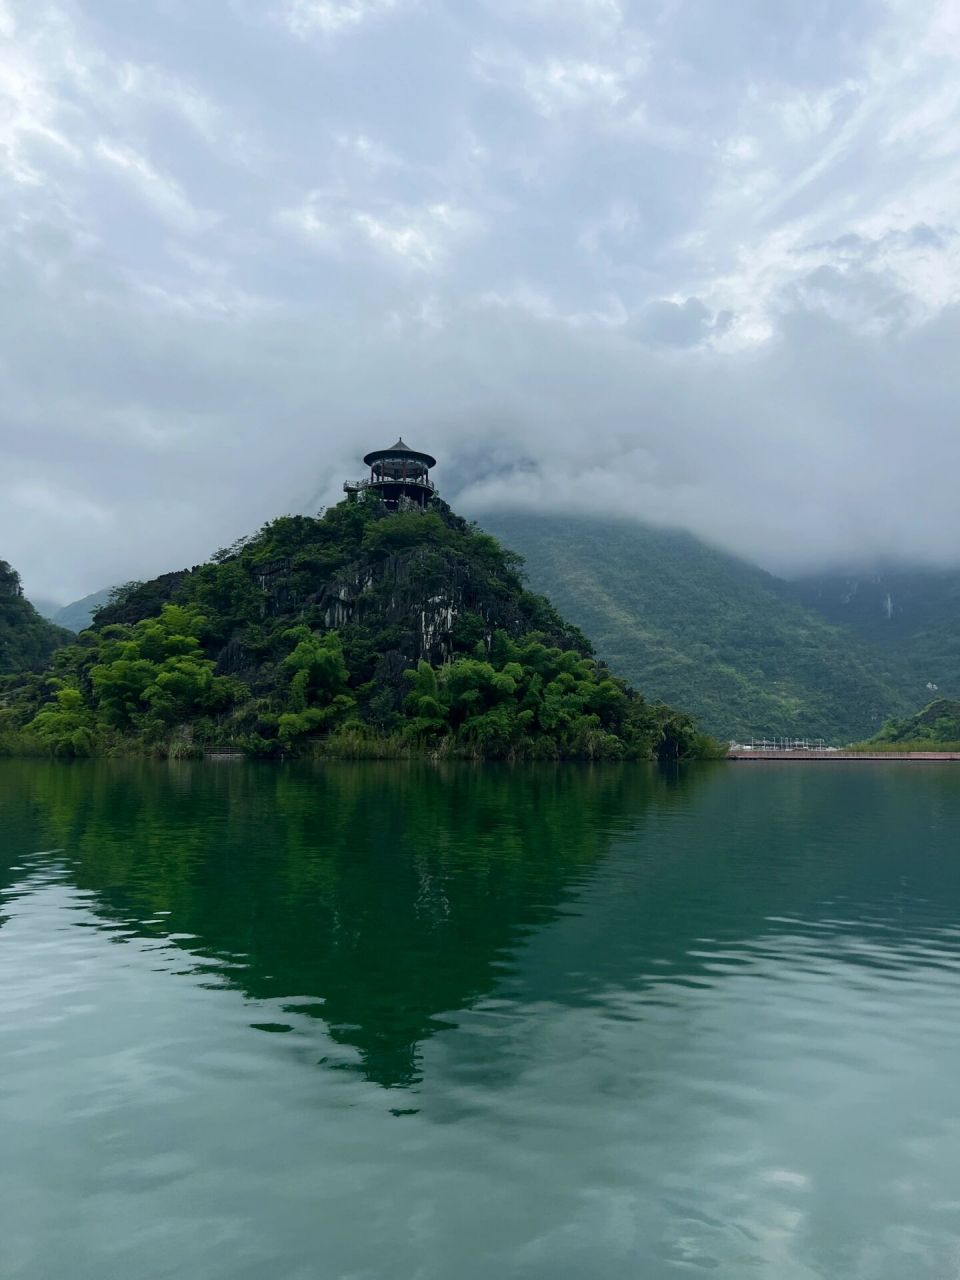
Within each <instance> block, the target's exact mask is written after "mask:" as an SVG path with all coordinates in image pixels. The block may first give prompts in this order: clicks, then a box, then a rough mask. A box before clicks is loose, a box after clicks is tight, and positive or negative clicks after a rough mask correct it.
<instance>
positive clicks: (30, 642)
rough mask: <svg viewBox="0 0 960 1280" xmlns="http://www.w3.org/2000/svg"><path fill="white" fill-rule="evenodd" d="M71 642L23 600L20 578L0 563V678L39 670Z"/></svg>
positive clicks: (68, 635)
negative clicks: (54, 653) (56, 650)
mask: <svg viewBox="0 0 960 1280" xmlns="http://www.w3.org/2000/svg"><path fill="white" fill-rule="evenodd" d="M70 639H72V637H71V636H70V634H69V633H68V632H66V631H62V630H61V629H60V628H59V627H55V626H52V625H51V623H49V622H47V621H46V619H45V618H42V617H41V616H40V614H39V613H37V611H36V609H34V607H33V605H32V604H30V602H29V601H28V600H25V599H24V596H23V588H22V587H21V585H20V575H19V574H18V573H17V572H16V570H15V569H12V568H11V567H10V565H9V564H7V562H6V560H0V676H7V675H12V674H16V673H18V672H22V671H37V670H40V669H41V668H42V667H44V666H45V665H46V664H47V663H48V662H49V661H50V658H51V655H52V654H53V651H54V650H55V649H56V648H57V647H58V646H60V645H62V644H65V643H66V642H67V641H68V640H70Z"/></svg>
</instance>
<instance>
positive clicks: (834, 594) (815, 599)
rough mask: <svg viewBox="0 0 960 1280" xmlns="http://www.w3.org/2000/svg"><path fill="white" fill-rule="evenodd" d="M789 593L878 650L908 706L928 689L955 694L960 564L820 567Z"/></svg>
mask: <svg viewBox="0 0 960 1280" xmlns="http://www.w3.org/2000/svg"><path fill="white" fill-rule="evenodd" d="M786 592H787V594H788V596H789V597H790V598H791V599H793V600H796V601H797V602H799V603H800V604H802V605H804V606H805V607H807V608H812V609H815V610H816V611H817V612H818V613H819V614H821V616H823V617H824V618H825V619H827V620H828V621H829V622H832V623H835V624H838V625H842V626H846V627H848V628H849V629H850V630H851V631H853V632H854V633H855V634H856V635H857V636H858V637H860V639H862V640H864V641H866V642H867V643H868V644H869V645H871V646H872V647H873V648H874V649H875V650H876V651H877V652H879V653H881V654H883V655H884V657H885V659H886V661H887V662H888V663H889V664H890V665H891V666H892V667H894V668H895V669H896V670H897V671H898V672H899V673H900V680H901V683H902V688H903V690H904V693H905V694H906V696H907V698H908V701H909V703H910V705H912V706H917V705H918V704H919V703H922V702H923V701H925V700H927V699H929V697H930V695H931V693H940V694H942V695H944V696H945V697H948V698H960V571H958V570H956V569H953V570H935V569H916V568H914V569H908V568H902V567H901V568H896V569H886V570H879V571H875V572H873V573H830V574H819V575H816V576H809V577H804V578H800V579H798V580H797V581H795V582H792V583H789V584H788V585H787V587H786Z"/></svg>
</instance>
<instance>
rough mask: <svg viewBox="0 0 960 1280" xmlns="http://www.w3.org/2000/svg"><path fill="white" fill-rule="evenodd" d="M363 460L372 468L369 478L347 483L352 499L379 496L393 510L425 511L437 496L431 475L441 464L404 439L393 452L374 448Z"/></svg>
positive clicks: (392, 448) (346, 486)
mask: <svg viewBox="0 0 960 1280" xmlns="http://www.w3.org/2000/svg"><path fill="white" fill-rule="evenodd" d="M363 461H364V464H365V465H366V466H368V467H369V468H370V475H369V477H368V478H365V479H363V480H346V481H344V485H343V487H344V490H345V491H346V492H347V493H348V494H350V495H351V497H353V498H356V497H358V496H359V495H360V494H363V493H373V494H376V496H377V497H378V498H379V499H380V501H381V502H382V503H383V505H384V506H385V507H387V508H388V509H389V510H390V511H409V510H414V509H415V510H419V511H423V510H424V508H425V507H427V506H429V504H430V501H431V500H432V498H433V495H434V494H435V493H436V486H435V485H434V483H433V481H432V480H431V479H430V474H429V473H430V468H431V467H435V466H436V465H437V460H436V458H432V457H431V456H430V454H429V453H419V452H418V451H417V450H416V449H411V448H410V446H409V445H408V444H404V442H403V440H402V439H401V440H398V441H397V443H396V444H394V445H391V446H390V448H389V449H374V450H373V452H372V453H368V454H367V456H366V457H365V458H364V460H363Z"/></svg>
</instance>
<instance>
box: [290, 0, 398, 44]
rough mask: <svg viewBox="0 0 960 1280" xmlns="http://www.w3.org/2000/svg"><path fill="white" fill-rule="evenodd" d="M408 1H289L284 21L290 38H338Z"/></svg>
mask: <svg viewBox="0 0 960 1280" xmlns="http://www.w3.org/2000/svg"><path fill="white" fill-rule="evenodd" d="M407 2H409V0H291V3H290V4H288V5H287V7H286V9H285V10H284V19H285V21H286V23H287V26H288V27H289V28H290V30H291V31H292V32H293V33H294V35H296V36H299V37H301V38H305V37H307V36H309V35H312V34H314V33H319V34H320V35H324V36H338V35H342V34H344V33H346V32H349V31H354V30H356V29H358V28H359V27H362V26H364V25H365V24H366V23H368V22H371V21H373V20H375V19H377V18H381V17H383V16H385V15H386V14H388V13H391V12H393V11H394V10H396V9H399V8H400V7H401V6H402V5H403V4H404V3H407Z"/></svg>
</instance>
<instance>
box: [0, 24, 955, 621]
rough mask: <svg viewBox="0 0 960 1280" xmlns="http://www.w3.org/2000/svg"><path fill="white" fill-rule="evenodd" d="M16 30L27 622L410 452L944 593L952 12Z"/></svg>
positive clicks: (731, 543)
mask: <svg viewBox="0 0 960 1280" xmlns="http://www.w3.org/2000/svg"><path fill="white" fill-rule="evenodd" d="M0 31H2V34H3V37H4V41H5V54H4V56H5V58H6V59H7V61H5V63H4V65H5V67H7V69H8V73H7V75H6V77H5V78H4V79H3V80H2V83H0V98H2V101H3V104H4V106H5V107H6V108H7V110H6V112H5V118H8V119H9V120H10V122H11V123H10V126H9V132H5V133H4V135H3V146H2V148H0V190H2V192H3V195H4V199H5V200H6V202H7V217H6V219H5V226H6V227H7V233H6V234H5V235H3V236H2V237H0V268H2V271H3V278H4V281H5V284H6V289H5V291H4V298H5V299H6V305H5V306H2V305H0V335H2V339H3V349H4V353H5V359H4V362H3V365H2V367H0V385H2V391H3V405H4V425H3V429H2V431H0V546H3V548H4V555H5V556H8V557H9V558H10V560H11V562H12V563H14V564H16V565H17V566H18V568H19V569H20V571H21V573H22V574H23V577H24V583H25V587H26V589H27V593H28V595H36V596H38V597H45V598H50V599H60V600H65V599H68V598H70V597H71V596H81V595H83V594H85V593H87V592H90V591H96V590H98V589H99V588H101V587H102V586H103V585H104V583H116V582H124V581H128V580H130V579H131V578H135V577H136V578H150V577H152V576H155V575H156V574H159V573H162V572H164V571H165V570H166V569H167V567H168V566H169V565H170V564H197V563H200V562H202V561H203V560H205V559H206V557H207V556H209V555H210V554H211V553H212V552H213V551H214V549H216V548H217V547H221V546H224V545H227V544H229V543H231V542H232V541H233V540H234V539H235V538H237V537H238V536H240V535H241V534H243V533H244V532H245V531H246V530H248V529H249V528H252V527H257V526H258V525H259V524H261V523H262V522H264V521H265V520H267V519H270V518H272V517H273V516H274V515H276V513H278V512H280V511H285V510H290V509H291V506H292V507H293V509H294V510H297V511H301V512H307V513H311V512H314V511H315V510H316V508H317V506H318V505H330V504H331V503H332V502H333V501H334V500H335V499H336V498H337V497H338V496H339V494H340V485H341V483H342V481H343V479H344V478H346V477H348V476H350V475H353V474H354V473H355V471H356V468H357V459H358V457H359V456H360V455H362V453H363V451H364V450H365V449H366V448H370V447H375V446H376V445H377V444H378V443H381V444H382V443H386V442H387V441H388V440H389V439H392V438H394V437H395V436H396V434H397V433H398V431H399V432H402V433H403V434H404V436H405V437H406V438H408V439H414V440H415V441H416V442H417V443H418V445H419V446H421V447H423V448H427V449H430V450H431V451H433V453H434V454H435V455H436V456H437V457H438V459H439V464H440V465H439V481H440V484H441V488H442V491H443V493H444V496H445V498H447V499H448V500H449V501H451V502H453V503H454V504H455V505H456V506H457V508H458V509H461V510H464V511H470V510H476V511H479V510H487V509H490V508H491V507H492V506H494V505H495V504H497V503H500V504H504V503H511V504H513V505H517V504H520V505H523V506H525V507H527V508H528V509H530V510H537V511H539V512H541V513H543V514H545V515H553V514H557V513H560V512H569V511H574V512H579V513H582V514H592V515H597V514H614V513H615V514H617V515H620V516H625V517H626V516H629V517H633V518H636V517H640V518H642V519H643V520H644V521H646V522H648V523H651V524H654V525H663V526H671V527H677V526H679V527H683V528H686V529H688V530H689V531H691V532H692V533H694V534H695V535H696V536H698V537H701V538H704V539H706V540H708V541H710V542H711V543H714V544H716V545H718V546H722V547H723V548H725V549H726V550H728V551H730V552H732V553H736V554H737V555H740V556H742V557H745V558H747V559H750V560H752V561H754V562H757V563H760V564H762V565H763V567H765V568H767V569H770V570H775V571H777V572H781V573H782V572H788V571H789V572H799V571H811V570H814V569H816V570H818V571H819V570H821V569H822V568H823V567H824V566H830V565H838V564H855V565H859V564H870V563H875V562H877V561H880V560H891V559H893V558H895V557H897V556H900V557H903V558H905V559H906V560H907V561H908V562H911V563H913V562H916V563H919V564H924V565H928V566H932V567H936V566H940V567H944V566H949V565H951V564H953V565H955V564H956V563H957V557H958V552H960V504H958V503H957V501H956V476H957V474H958V473H960V433H958V432H957V430H956V420H957V412H956V409H957V404H958V403H960V363H958V362H957V360H956V359H955V352H956V349H957V346H958V341H960V256H958V254H957V244H958V236H960V182H958V180H957V178H958V163H960V162H958V159H957V157H956V156H955V154H954V151H953V150H952V149H951V148H952V143H951V141H950V140H951V139H953V138H955V137H956V136H957V134H958V124H960V101H958V99H957V95H956V93H955V91H954V85H955V81H956V54H955V51H956V48H957V28H956V19H955V14H954V11H953V7H952V6H951V5H949V4H945V3H943V0H917V2H916V3H912V4H909V5H908V4H905V3H896V4H894V3H890V4H875V3H874V4H871V3H868V0H851V3H848V4H844V5H843V6H832V7H831V8H830V14H829V20H827V18H826V11H825V10H823V8H822V7H818V6H810V5H802V4H799V3H789V4H780V5H766V6H765V5H760V4H750V5H745V6H731V5H729V4H728V3H724V0H703V3H698V4H696V5H680V4H672V3H656V4H652V5H641V4H639V3H636V2H634V0H558V2H557V3H555V4H548V3H544V2H543V0H517V2H516V3H506V2H505V0H489V2H485V3H483V4H478V5H469V6H467V7H466V9H465V10H464V9H463V7H462V6H454V5H452V4H449V3H444V2H442V0H441V2H440V3H429V4H427V3H412V2H411V0H395V2H391V3H379V2H377V3H374V2H373V0H350V2H349V3H347V2H346V0H323V3H319V2H318V0H295V2H294V0H276V2H274V0H268V2H267V3H264V4H259V5H255V4H249V3H231V4H226V3H219V4H218V3H213V4H194V5H188V4H181V3H159V0H145V2H144V3H142V4H136V5H127V6H124V5H118V4H116V3H115V0H87V3H84V4H83V5H78V4H74V3H71V2H70V0H48V2H47V3H44V4H40V5H38V4H35V3H30V2H29V0H3V2H2V3H0ZM438 68H440V69H442V73H441V74H438ZM426 85H429V86H430V91H429V92H425V91H424V92H419V91H417V92H412V91H411V86H426Z"/></svg>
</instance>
